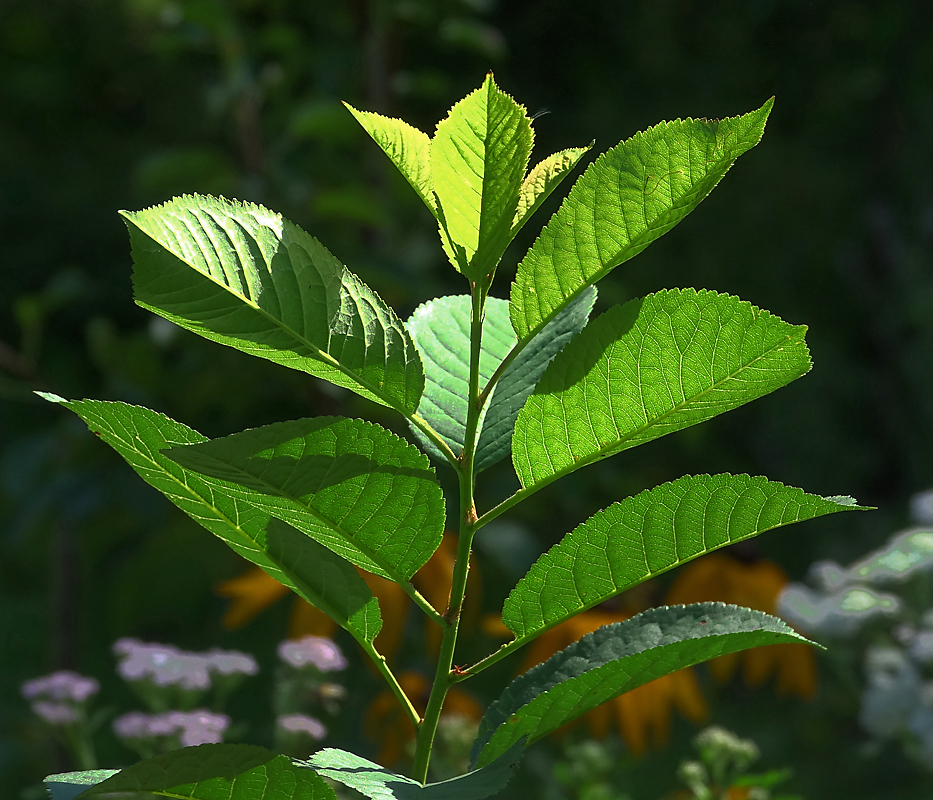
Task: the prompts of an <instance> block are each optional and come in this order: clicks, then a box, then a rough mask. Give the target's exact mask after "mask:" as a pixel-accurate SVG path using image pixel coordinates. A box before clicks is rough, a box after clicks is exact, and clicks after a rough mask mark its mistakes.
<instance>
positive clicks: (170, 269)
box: [121, 195, 424, 413]
mask: <svg viewBox="0 0 933 800" xmlns="http://www.w3.org/2000/svg"><path fill="white" fill-rule="evenodd" d="M121 213H122V214H123V216H124V217H125V219H126V222H127V227H128V228H129V232H130V240H131V243H132V247H133V285H134V287H135V297H136V302H137V303H139V305H141V306H142V307H143V308H146V309H149V310H150V311H153V312H155V313H156V314H160V315H161V316H163V317H165V318H166V319H168V320H171V321H172V322H174V323H176V324H178V325H180V326H181V327H183V328H187V329H188V330H190V331H194V332H195V333H197V334H199V335H201V336H204V337H205V338H207V339H211V340H212V341H215V342H220V343H221V344H226V345H229V346H231V347H235V348H237V349H238V350H242V351H244V352H246V353H250V354H251V355H255V356H260V357H261V358H266V359H269V360H270V361H274V362H276V363H277V364H283V365H284V366H287V367H291V368H292V369H297V370H301V371H303V372H307V373H309V374H311V375H315V376H317V377H319V378H323V379H324V380H327V381H330V382H331V383H334V384H336V385H338V386H343V387H345V388H347V389H351V390H352V391H354V392H356V393H357V394H360V395H362V396H363V397H367V398H369V399H370V400H374V401H376V402H377V403H382V404H383V405H388V406H392V407H394V408H397V409H398V410H400V411H402V412H403V413H410V412H412V411H414V410H415V409H416V408H417V407H418V401H419V399H420V397H421V392H422V389H423V387H424V375H423V372H422V368H421V362H420V360H419V358H418V352H417V350H416V349H415V347H414V344H413V343H412V341H411V339H409V337H408V334H407V333H406V331H405V327H404V325H402V323H401V321H400V320H399V319H398V317H396V315H395V312H394V311H392V309H390V308H389V307H388V306H387V305H386V304H385V303H383V301H382V300H381V298H380V297H379V296H378V295H377V294H376V293H375V292H373V290H372V289H370V288H369V287H368V286H367V285H366V284H364V283H363V282H362V281H360V279H359V278H357V277H356V276H355V275H354V274H353V273H351V272H349V271H348V270H347V268H346V267H344V266H343V265H342V264H341V263H340V262H339V261H337V259H336V258H334V256H333V255H331V253H330V252H328V250H327V249H326V248H325V247H324V246H323V245H322V244H321V243H320V242H318V241H317V239H315V238H313V237H312V236H309V235H308V234H307V233H305V232H304V231H303V230H301V228H299V227H298V226H297V225H293V224H292V223H291V222H289V221H288V220H285V219H283V218H282V217H281V216H280V215H279V214H276V213H274V212H272V211H269V210H267V209H265V208H263V207H262V206H257V205H253V204H252V203H240V202H231V201H229V200H224V199H222V198H215V197H204V196H200V195H186V196H185V197H181V198H176V199H174V200H171V201H169V202H167V203H164V204H162V205H160V206H154V207H153V208H148V209H146V210H144V211H137V212H121Z"/></svg>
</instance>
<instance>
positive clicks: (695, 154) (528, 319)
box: [511, 100, 773, 341]
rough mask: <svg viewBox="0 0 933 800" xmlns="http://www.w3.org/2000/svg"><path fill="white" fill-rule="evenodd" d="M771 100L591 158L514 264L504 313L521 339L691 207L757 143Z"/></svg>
mask: <svg viewBox="0 0 933 800" xmlns="http://www.w3.org/2000/svg"><path fill="white" fill-rule="evenodd" d="M772 102H773V100H769V101H768V102H767V103H765V104H764V105H763V106H762V107H761V108H759V109H758V110H757V111H753V112H751V113H749V114H745V115H744V116H741V117H732V118H729V119H724V120H705V119H700V120H693V119H686V120H676V121H674V122H662V123H660V124H658V125H656V126H655V127H653V128H650V129H648V130H647V131H643V132H642V133H637V134H635V135H634V136H633V137H632V138H631V139H628V140H626V141H624V142H622V143H621V144H618V145H616V147H614V148H612V149H611V150H609V151H608V152H606V153H604V154H603V155H601V156H600V157H599V158H598V159H597V160H596V161H595V162H593V163H592V164H591V165H590V166H589V167H588V168H587V170H586V172H584V173H583V175H582V176H581V178H580V179H579V180H578V181H577V182H576V184H575V185H574V187H573V189H571V190H570V194H569V195H567V198H566V199H565V200H564V202H563V203H562V204H561V207H560V208H559V209H558V211H557V213H556V214H554V216H553V217H551V220H550V221H549V222H548V224H547V226H546V227H545V228H544V230H543V231H542V232H541V235H540V236H539V237H538V239H537V241H536V242H535V243H534V245H533V246H532V248H531V249H530V250H529V251H528V253H527V254H526V256H525V258H524V259H522V262H521V264H519V266H518V273H517V275H516V276H515V282H514V283H513V284H512V294H511V317H512V325H513V326H514V328H515V332H516V333H517V334H518V338H519V340H521V341H524V340H526V339H529V338H531V337H532V336H534V335H535V333H537V332H538V331H539V330H540V329H541V328H542V327H544V325H546V324H547V322H548V321H549V320H550V319H551V318H552V317H553V316H554V315H555V314H556V313H557V312H558V311H559V310H560V309H561V308H563V307H564V305H566V304H567V303H569V302H570V301H571V300H572V299H573V298H574V297H576V296H577V294H578V293H579V292H581V291H582V290H583V288H584V287H586V286H589V285H590V284H592V283H595V282H596V281H598V280H599V279H600V278H602V277H603V276H604V275H606V273H608V272H609V271H610V270H611V269H613V268H614V267H617V266H618V265H619V264H621V263H622V262H624V261H627V260H628V259H630V258H632V257H633V256H635V255H637V254H638V253H640V252H641V251H642V250H644V249H645V248H646V247H647V246H648V245H649V244H651V242H653V241H654V240H655V239H657V238H659V237H660V236H662V235H663V234H665V233H667V232H668V231H669V230H670V229H671V228H673V227H674V225H676V224H677V223H678V222H680V220H681V219H683V218H684V217H685V216H686V215H687V214H689V213H690V212H691V211H692V210H693V209H694V208H696V207H697V205H699V203H700V201H701V200H703V198H704V197H706V196H707V195H708V194H709V193H710V192H711V191H712V190H713V188H714V187H715V186H716V184H717V183H719V181H720V179H721V178H722V177H723V175H725V174H726V172H727V171H728V170H729V167H731V166H732V164H733V162H734V161H735V159H736V158H738V157H739V156H740V155H742V153H744V152H746V151H747V150H750V149H751V148H752V147H754V146H755V145H756V144H758V142H759V141H760V140H761V136H762V134H763V133H764V127H765V122H766V121H767V119H768V114H769V113H770V112H771V105H772Z"/></svg>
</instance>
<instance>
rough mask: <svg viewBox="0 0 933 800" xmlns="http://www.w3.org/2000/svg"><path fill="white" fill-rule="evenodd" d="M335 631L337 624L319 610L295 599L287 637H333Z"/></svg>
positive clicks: (297, 598) (298, 598)
mask: <svg viewBox="0 0 933 800" xmlns="http://www.w3.org/2000/svg"><path fill="white" fill-rule="evenodd" d="M336 631H337V623H336V622H334V621H333V620H332V619H331V618H330V617H328V616H327V614H325V613H324V612H323V611H321V610H320V609H319V608H315V607H314V606H312V605H311V604H310V603H308V602H305V601H304V600H302V599H301V598H300V597H296V598H295V603H294V605H292V615H291V617H290V618H289V620H288V637H289V638H290V639H300V638H301V637H302V636H328V637H330V636H333V635H334V633H335V632H336Z"/></svg>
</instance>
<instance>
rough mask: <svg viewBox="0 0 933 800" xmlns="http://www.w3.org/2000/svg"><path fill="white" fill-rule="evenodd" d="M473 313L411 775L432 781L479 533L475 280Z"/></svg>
mask: <svg viewBox="0 0 933 800" xmlns="http://www.w3.org/2000/svg"><path fill="white" fill-rule="evenodd" d="M470 288H471V295H472V298H473V313H472V317H471V321H470V383H469V387H470V388H469V403H468V405H467V419H466V433H465V437H464V447H463V454H462V455H461V456H460V458H459V459H458V464H457V477H458V478H459V482H460V532H459V539H458V542H457V561H456V563H455V564H454V572H453V578H452V580H451V587H450V603H449V604H448V606H447V611H446V613H445V614H444V619H445V621H446V623H447V627H446V628H445V629H444V635H443V638H442V639H441V649H440V653H439V655H438V659H437V669H436V671H435V674H434V683H433V685H432V686H431V694H430V696H429V697H428V704H427V707H426V708H425V712H424V720H423V721H422V724H421V727H420V729H419V730H418V736H417V739H416V740H415V761H414V766H413V769H412V777H413V778H414V779H415V780H417V781H420V782H421V783H422V784H424V783H426V782H427V779H428V767H429V765H430V763H431V751H432V750H433V747H434V737H435V735H436V734H437V725H438V722H439V721H440V717H441V709H442V708H443V706H444V699H445V698H446V697H447V692H448V691H449V689H450V687H451V686H452V685H453V684H454V683H455V682H456V681H457V680H458V679H462V677H463V676H460V675H458V674H455V672H454V670H453V659H454V650H455V648H456V646H457V634H458V632H459V629H460V612H461V610H462V608H463V599H464V596H465V595H466V584H467V577H468V575H469V572H470V551H471V548H472V545H473V535H474V534H475V533H476V503H475V500H474V497H473V488H474V487H473V478H474V474H473V473H474V457H475V454H476V434H477V430H478V429H479V417H480V411H481V410H482V405H481V404H480V402H479V399H480V392H479V356H480V350H481V347H482V331H483V312H484V307H485V301H486V291H485V288H484V287H478V286H477V285H476V284H475V283H472V284H471V287H470Z"/></svg>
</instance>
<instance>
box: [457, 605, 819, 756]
mask: <svg viewBox="0 0 933 800" xmlns="http://www.w3.org/2000/svg"><path fill="white" fill-rule="evenodd" d="M787 642H807V639H805V638H804V637H802V636H800V635H799V634H797V633H795V632H794V631H793V630H792V629H791V628H789V627H788V626H787V625H786V624H785V623H784V622H782V621H781V620H779V619H777V618H776V617H771V616H769V615H767V614H764V613H763V612H761V611H753V610H751V609H748V608H740V607H738V606H730V605H726V604H724V603H697V604H694V605H689V606H667V607H662V608H653V609H649V610H648V611H645V612H643V613H641V614H639V615H637V616H635V617H632V618H631V619H629V620H626V621H624V622H617V623H613V624H611V625H605V626H603V627H601V628H597V629H596V630H595V631H594V632H593V633H589V634H587V635H586V636H583V637H582V638H581V639H580V640H579V641H577V642H574V643H573V644H572V645H570V646H569V647H567V648H565V649H563V650H561V651H560V652H558V653H556V654H555V655H553V656H551V658H549V659H548V660H547V661H545V662H544V663H543V664H539V665H537V666H536V667H532V668H531V669H530V670H528V672H526V673H525V674H524V675H521V676H519V677H518V678H516V679H515V680H514V681H512V683H510V684H509V685H508V686H507V687H506V689H505V691H504V692H503V693H502V695H501V696H500V697H499V699H498V700H496V701H495V702H494V703H493V704H492V705H491V706H490V707H489V709H488V710H487V711H486V716H485V717H483V720H482V722H481V723H480V727H479V732H478V734H477V736H476V740H475V741H474V742H473V749H472V752H471V760H472V762H473V763H474V764H476V765H478V766H483V765H484V764H487V763H489V762H490V761H491V760H493V759H494V758H496V757H497V756H498V755H500V754H501V753H503V752H505V751H506V750H507V749H508V748H509V747H510V746H511V745H512V744H513V743H514V742H516V741H518V740H519V739H520V738H522V737H527V739H528V743H529V744H530V743H531V742H534V741H536V740H538V739H540V738H541V737H542V736H545V735H546V734H548V733H550V732H551V731H553V730H556V729H557V728H559V727H560V726H561V725H563V724H565V723H567V722H569V721H570V720H573V719H576V718H577V717H579V716H581V715H582V714H585V713H586V712H588V711H591V710H592V709H594V708H596V707H597V706H599V705H601V704H602V703H604V702H606V701H607V700H611V699H612V698H614V697H617V696H618V695H620V694H624V693H625V692H628V691H631V690H632V689H635V688H637V687H639V686H642V685H643V684H646V683H648V682H649V681H652V680H654V679H655V678H660V677H662V676H664V675H668V674H670V673H672V672H676V671H677V670H679V669H683V668H684V667H689V666H693V665H694V664H698V663H700V662H702V661H707V660H708V659H710V658H715V657H716V656H720V655H724V654H726V653H734V652H737V651H739V650H744V649H747V648H750V647H759V646H762V645H769V644H781V643H787Z"/></svg>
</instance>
